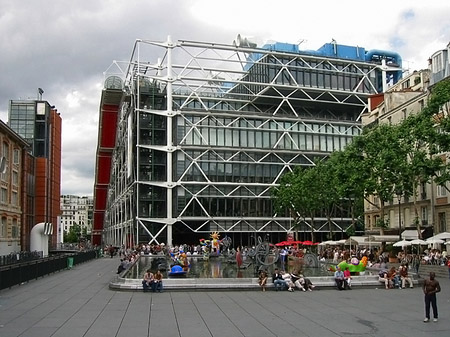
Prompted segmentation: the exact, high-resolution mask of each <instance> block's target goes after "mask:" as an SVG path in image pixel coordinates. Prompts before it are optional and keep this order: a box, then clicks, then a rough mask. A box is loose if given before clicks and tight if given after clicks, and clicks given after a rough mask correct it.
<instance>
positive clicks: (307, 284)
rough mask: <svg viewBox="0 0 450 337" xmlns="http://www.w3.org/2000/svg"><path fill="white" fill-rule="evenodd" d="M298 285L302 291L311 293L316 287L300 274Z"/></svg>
mask: <svg viewBox="0 0 450 337" xmlns="http://www.w3.org/2000/svg"><path fill="white" fill-rule="evenodd" d="M297 282H298V283H300V285H301V287H302V289H305V290H303V291H306V289H307V290H309V291H313V289H314V288H315V287H316V286H315V285H313V284H312V282H311V280H310V279H309V278H307V277H304V276H303V275H301V274H300V278H299V279H298V281H297Z"/></svg>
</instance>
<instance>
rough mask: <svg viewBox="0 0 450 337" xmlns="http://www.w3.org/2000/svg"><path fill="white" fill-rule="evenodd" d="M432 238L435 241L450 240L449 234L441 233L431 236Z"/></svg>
mask: <svg viewBox="0 0 450 337" xmlns="http://www.w3.org/2000/svg"><path fill="white" fill-rule="evenodd" d="M433 238H435V239H441V240H442V239H443V240H445V239H450V233H449V232H442V233H439V234H436V235H435V236H433Z"/></svg>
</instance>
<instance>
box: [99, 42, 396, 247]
mask: <svg viewBox="0 0 450 337" xmlns="http://www.w3.org/2000/svg"><path fill="white" fill-rule="evenodd" d="M115 65H116V66H117V69H118V71H117V73H116V74H110V76H109V77H107V79H106V82H105V89H104V90H103V92H102V100H101V106H100V113H101V114H100V127H99V130H100V133H99V147H98V150H97V173H96V174H97V177H96V193H95V194H96V195H95V198H96V199H97V200H96V201H95V202H94V204H95V205H97V206H94V207H96V210H95V209H94V213H95V212H97V215H98V216H97V220H96V217H95V215H94V228H96V229H97V231H98V232H97V233H98V234H100V232H101V233H102V236H103V238H102V239H103V241H105V242H106V243H114V244H127V245H131V244H135V243H140V242H146V243H147V242H150V243H161V242H164V243H166V244H169V245H175V244H180V243H198V240H199V239H200V238H205V239H208V238H209V234H210V233H211V232H214V231H217V232H219V233H220V235H221V237H222V238H223V237H224V236H228V237H230V238H231V239H232V240H233V241H234V243H235V245H252V244H254V243H255V238H256V237H258V236H260V237H269V238H270V240H272V241H277V240H284V239H285V238H286V234H287V233H288V232H291V231H294V222H293V219H292V217H291V216H290V214H288V213H287V212H286V213H283V214H276V213H275V211H274V208H273V200H272V199H271V190H272V189H273V188H276V186H277V185H278V182H279V180H280V177H281V176H282V175H283V174H285V173H286V172H289V171H291V170H292V169H293V168H294V167H295V166H297V165H302V166H313V165H314V162H315V160H316V159H320V158H323V157H326V156H328V155H329V154H330V153H331V152H332V151H338V150H341V149H343V148H344V147H345V146H346V145H347V144H348V143H349V142H351V141H352V138H353V137H354V136H356V135H358V134H359V133H360V131H361V122H360V116H361V114H362V113H363V112H364V111H366V109H367V98H368V96H370V95H372V94H377V93H379V92H381V91H383V90H384V89H385V88H386V85H388V83H389V82H391V83H395V82H396V81H397V80H398V79H400V78H401V58H400V56H398V54H396V53H393V52H387V51H380V50H369V51H366V50H365V49H364V48H362V47H352V46H344V45H338V44H336V43H330V44H325V45H324V46H323V47H321V48H320V49H318V50H315V51H305V50H300V49H299V46H298V45H295V44H288V43H278V42H277V43H271V44H266V45H264V46H262V47H258V46H256V45H255V44H253V43H252V42H251V41H248V40H247V39H244V38H242V37H240V36H238V39H237V40H235V41H233V43H232V44H229V45H227V44H217V43H204V42H195V41H177V42H172V41H171V40H170V38H169V39H168V40H167V41H165V42H153V41H143V40H138V41H136V43H135V46H134V48H133V52H132V55H131V58H130V61H129V62H128V63H127V64H125V65H122V64H119V63H115ZM119 92H120V93H122V96H121V97H120V99H119V98H118V97H119V96H116V97H117V99H116V100H115V102H114V104H112V105H111V102H106V100H107V98H108V97H109V96H108V95H112V94H113V93H115V94H116V95H118V94H119ZM108 109H109V112H111V111H114V112H115V113H116V120H115V122H113V123H112V124H114V123H115V124H116V125H113V127H106V124H103V122H102V114H103V113H104V112H105V111H108ZM106 132H114V133H115V137H114V146H110V147H109V148H108V149H107V151H105V147H102V146H101V145H100V143H101V139H103V138H104V134H105V133H106ZM102 137H103V138H102ZM105 153H106V157H108V159H107V160H106V161H107V162H108V164H107V165H105V167H104V168H101V167H100V165H101V161H102V160H104V159H105ZM99 170H100V171H103V172H105V174H104V176H103V177H100V174H99ZM100 182H101V184H100ZM100 185H102V186H103V187H102V188H103V189H101V188H100V187H101V186H100ZM96 221H97V224H95V222H96ZM350 223H351V219H350V214H349V213H346V211H345V210H344V211H341V212H340V213H339V214H336V216H335V217H334V218H333V219H332V224H331V226H332V228H333V230H334V231H335V232H336V231H337V232H344V231H345V230H346V229H347V228H348V226H349V225H350ZM311 226H312V225H311V223H309V222H308V220H307V219H306V220H305V221H302V222H301V223H299V224H297V225H296V226H295V228H296V229H295V230H297V231H299V232H300V233H304V235H305V237H304V239H307V238H308V237H307V235H308V233H310V232H311V229H312V230H314V231H315V232H316V233H319V236H317V235H316V237H319V238H320V233H322V232H323V233H325V232H328V231H329V230H330V224H329V223H328V222H327V219H326V218H325V217H318V218H316V219H315V221H314V226H315V227H314V228H311Z"/></svg>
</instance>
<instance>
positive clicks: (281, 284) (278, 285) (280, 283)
mask: <svg viewBox="0 0 450 337" xmlns="http://www.w3.org/2000/svg"><path fill="white" fill-rule="evenodd" d="M272 280H273V285H274V286H275V290H276V291H278V290H283V289H284V288H287V283H286V281H285V280H284V279H283V274H282V273H280V272H279V271H278V268H275V270H274V273H273V275H272Z"/></svg>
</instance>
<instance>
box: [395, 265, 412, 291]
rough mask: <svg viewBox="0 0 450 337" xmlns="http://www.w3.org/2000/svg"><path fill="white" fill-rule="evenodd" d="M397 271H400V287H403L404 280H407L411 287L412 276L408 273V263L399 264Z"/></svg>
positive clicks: (404, 284)
mask: <svg viewBox="0 0 450 337" xmlns="http://www.w3.org/2000/svg"><path fill="white" fill-rule="evenodd" d="M399 271H400V279H401V281H402V288H403V289H405V286H406V282H408V284H409V287H410V288H413V287H414V286H413V281H412V278H411V277H409V275H408V265H406V264H403V265H401V266H400V268H399Z"/></svg>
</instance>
